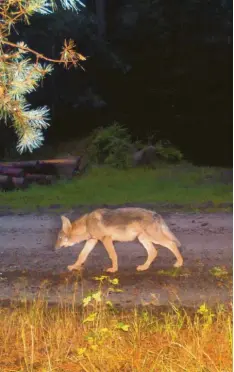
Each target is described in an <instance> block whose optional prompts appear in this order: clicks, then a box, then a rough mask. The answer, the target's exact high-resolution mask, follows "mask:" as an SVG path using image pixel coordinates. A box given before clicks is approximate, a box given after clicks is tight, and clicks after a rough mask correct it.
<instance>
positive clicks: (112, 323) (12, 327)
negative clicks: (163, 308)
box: [0, 276, 232, 372]
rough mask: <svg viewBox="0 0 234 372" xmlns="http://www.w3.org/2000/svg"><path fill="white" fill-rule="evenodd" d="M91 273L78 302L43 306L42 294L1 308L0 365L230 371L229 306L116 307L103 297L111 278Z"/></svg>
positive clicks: (113, 283)
mask: <svg viewBox="0 0 234 372" xmlns="http://www.w3.org/2000/svg"><path fill="white" fill-rule="evenodd" d="M96 279H97V280H99V282H100V286H99V287H98V288H97V290H96V291H95V292H94V293H92V294H90V295H88V296H86V297H85V298H84V300H83V306H82V308H81V309H77V308H76V307H75V306H74V304H73V305H72V306H68V305H66V304H64V303H62V302H61V303H60V305H58V306H57V307H53V308H52V307H48V305H47V303H46V301H44V299H43V296H42V295H40V296H38V299H37V300H35V301H34V302H33V303H31V304H28V303H27V302H26V301H25V302H24V303H23V305H22V306H21V307H18V308H16V307H15V308H13V309H1V311H0V370H1V372H10V371H17V372H23V371H27V372H29V371H40V372H50V371H61V372H64V371H70V372H72V371H74V372H76V371H88V372H91V371H106V372H112V371H113V372H114V371H120V372H124V371H126V372H127V371H139V372H146V371H147V372H148V371H152V372H154V371H157V372H158V371H159V372H166V371H173V372H174V371H175V372H177V371H178V372H179V371H191V372H195V371H196V372H197V371H207V372H209V371H210V372H213V371H217V372H221V371H228V372H229V371H232V313H231V309H228V308H227V307H225V306H224V305H219V306H218V307H217V308H216V310H212V309H210V308H208V307H207V306H206V305H205V304H203V305H201V306H200V307H199V308H198V309H195V310H194V311H193V313H188V311H186V310H185V309H182V308H178V307H176V306H175V305H173V304H172V305H171V308H170V309H169V310H170V311H169V310H168V312H159V311H158V312H156V313H153V312H152V309H150V308H147V307H144V308H143V309H136V308H135V309H133V310H131V311H128V312H124V311H120V310H117V309H115V308H114V306H113V305H112V303H111V301H110V300H109V298H108V291H109V290H110V287H112V288H111V290H112V291H113V290H117V291H118V290H119V289H118V280H117V279H114V280H109V279H107V277H104V276H103V277H102V278H96ZM103 281H104V282H106V281H107V282H108V283H107V284H108V285H107V287H105V290H104V289H103V287H102V285H103V284H102V282H103ZM115 288H116V289H115ZM76 290H77V287H76ZM74 296H75V293H74Z"/></svg>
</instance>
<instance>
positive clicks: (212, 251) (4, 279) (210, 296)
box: [0, 212, 233, 307]
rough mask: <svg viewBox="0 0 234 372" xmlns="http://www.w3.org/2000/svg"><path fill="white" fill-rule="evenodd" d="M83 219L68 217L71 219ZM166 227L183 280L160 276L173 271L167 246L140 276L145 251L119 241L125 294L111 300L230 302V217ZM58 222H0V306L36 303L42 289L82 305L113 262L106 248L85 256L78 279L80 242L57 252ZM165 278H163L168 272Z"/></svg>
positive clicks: (187, 216)
mask: <svg viewBox="0 0 234 372" xmlns="http://www.w3.org/2000/svg"><path fill="white" fill-rule="evenodd" d="M75 214H76V215H77V214H78V213H77V212H76V213H74V212H73V213H70V214H67V216H69V215H75ZM162 215H163V217H164V218H165V220H166V221H167V223H168V225H169V226H170V228H171V229H172V231H173V232H175V234H176V236H177V237H178V238H179V240H180V241H181V243H182V250H181V251H182V255H183V257H184V267H183V268H182V270H181V272H180V275H177V276H175V277H172V276H171V275H162V273H161V274H160V272H159V271H160V270H171V269H172V267H173V263H174V262H175V258H174V256H173V255H172V254H171V253H170V251H169V250H167V249H166V248H161V247H160V248H159V254H158V257H157V259H156V260H155V261H154V263H153V264H152V266H151V267H150V269H149V270H148V271H145V272H137V271H136V266H137V265H139V264H141V263H143V262H144V260H145V257H146V253H145V251H144V249H143V248H142V247H141V245H140V244H139V243H137V242H133V243H116V244H115V246H116V250H117V254H118V257H119V272H118V273H117V274H113V275H112V277H117V278H119V281H120V285H121V288H122V289H123V290H124V292H123V293H112V294H110V298H111V300H112V301H113V302H114V303H115V304H120V305H121V306H125V307H126V306H132V305H137V304H141V303H154V304H155V305H167V304H168V303H169V301H180V302H181V303H182V304H183V305H184V306H199V305H200V304H201V303H203V302H208V303H209V304H210V305H214V304H215V303H217V302H220V301H221V302H230V301H231V300H232V299H231V297H230V296H231V293H232V280H231V279H232V238H233V235H232V231H233V219H232V214H231V213H214V214H202V213H169V214H168V213H162ZM60 225H61V222H60V218H59V215H55V214H54V215H53V216H52V215H46V214H44V215H36V214H28V215H8V216H1V217H0V237H1V238H0V300H1V302H2V303H4V302H5V303H8V302H9V300H19V299H20V298H22V297H24V298H25V297H27V298H29V299H32V298H34V296H35V294H36V293H38V289H39V288H40V285H41V284H42V283H44V287H45V288H46V293H47V299H48V301H49V302H51V303H56V302H58V301H60V300H61V298H62V299H63V301H66V302H71V301H72V299H74V283H75V282H77V281H78V289H77V290H76V293H75V298H76V301H77V302H78V303H79V302H80V300H81V297H82V296H81V295H82V293H86V292H87V291H88V290H90V289H94V288H95V287H96V286H97V282H96V281H94V280H93V277H94V276H100V275H102V274H103V269H105V268H107V267H108V266H109V258H108V256H107V254H106V252H105V250H104V248H103V247H102V245H101V244H99V245H97V247H96V248H95V249H94V250H93V252H92V253H91V254H90V256H89V257H88V259H87V261H86V263H85V268H84V269H83V271H82V273H81V274H75V273H70V272H68V270H67V265H69V264H72V263H73V262H74V261H75V260H76V257H77V255H78V253H79V252H80V249H81V247H82V246H83V244H79V245H77V246H74V247H71V248H65V249H62V250H61V251H58V252H55V251H54V250H53V246H54V243H55V240H56V234H57V231H58V229H59V228H60ZM214 266H225V267H226V269H227V270H228V272H229V275H228V276H227V277H226V278H221V279H217V278H216V277H214V276H213V275H211V274H210V272H209V270H210V269H211V268H212V267H214ZM164 274H165V272H164Z"/></svg>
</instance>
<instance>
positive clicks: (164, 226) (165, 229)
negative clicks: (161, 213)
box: [160, 217, 181, 247]
mask: <svg viewBox="0 0 234 372" xmlns="http://www.w3.org/2000/svg"><path fill="white" fill-rule="evenodd" d="M160 225H161V228H162V232H163V234H164V235H166V237H167V238H168V239H170V240H172V241H174V242H175V243H176V245H177V246H178V247H180V246H181V243H180V241H179V240H178V239H177V238H176V236H175V235H174V234H173V232H172V231H171V230H170V229H169V227H168V226H167V224H166V222H165V221H164V220H163V218H162V217H161V220H160Z"/></svg>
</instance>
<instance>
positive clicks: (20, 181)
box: [12, 177, 29, 189]
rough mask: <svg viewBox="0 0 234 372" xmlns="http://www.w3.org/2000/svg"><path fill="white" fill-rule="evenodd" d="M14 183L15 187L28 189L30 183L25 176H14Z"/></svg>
mask: <svg viewBox="0 0 234 372" xmlns="http://www.w3.org/2000/svg"><path fill="white" fill-rule="evenodd" d="M12 183H13V185H14V188H15V189H26V188H27V187H28V185H29V183H28V181H27V179H26V178H25V177H12Z"/></svg>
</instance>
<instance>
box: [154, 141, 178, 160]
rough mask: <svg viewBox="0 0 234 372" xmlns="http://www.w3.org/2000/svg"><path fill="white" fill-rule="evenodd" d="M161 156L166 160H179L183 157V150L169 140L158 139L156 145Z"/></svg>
mask: <svg viewBox="0 0 234 372" xmlns="http://www.w3.org/2000/svg"><path fill="white" fill-rule="evenodd" d="M155 147H156V150H157V152H158V155H159V156H160V158H162V159H163V160H166V161H172V162H179V161H181V160H182V159H183V154H182V152H181V151H180V150H179V149H178V148H177V147H175V146H173V145H172V144H171V143H170V142H169V141H158V142H157V143H156V145H155Z"/></svg>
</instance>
